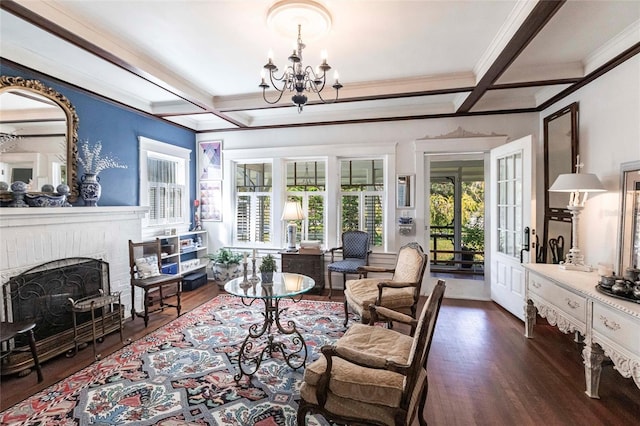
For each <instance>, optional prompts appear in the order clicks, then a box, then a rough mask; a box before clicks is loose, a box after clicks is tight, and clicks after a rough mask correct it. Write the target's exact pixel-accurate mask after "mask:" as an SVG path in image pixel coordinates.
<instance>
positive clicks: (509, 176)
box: [489, 136, 535, 320]
mask: <svg viewBox="0 0 640 426" xmlns="http://www.w3.org/2000/svg"><path fill="white" fill-rule="evenodd" d="M532 139H533V138H532V136H526V137H523V138H521V139H518V140H516V141H513V142H510V143H508V144H505V145H501V146H499V147H497V148H493V149H492V150H491V155H490V158H491V166H490V176H491V179H490V182H491V183H490V184H491V185H492V188H491V191H490V193H491V196H490V213H491V225H490V231H489V232H490V239H491V244H490V247H491V256H490V258H491V267H490V270H491V299H492V300H494V301H495V302H496V303H498V304H499V305H501V306H502V307H504V308H505V309H506V310H508V311H509V312H511V313H512V314H513V315H515V316H517V317H518V318H520V319H523V320H524V306H525V304H526V301H525V300H524V297H525V274H524V268H523V266H522V263H527V262H534V261H535V249H534V250H532V249H531V242H530V236H531V235H532V233H533V232H534V231H533V230H534V224H535V202H534V198H535V187H534V186H535V179H534V176H533V174H534V170H535V169H534V164H533V163H534V156H533V152H532V149H533V141H532ZM532 253H533V254H532Z"/></svg>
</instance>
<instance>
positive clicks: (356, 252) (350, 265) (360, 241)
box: [327, 231, 371, 299]
mask: <svg viewBox="0 0 640 426" xmlns="http://www.w3.org/2000/svg"><path fill="white" fill-rule="evenodd" d="M338 251H339V252H342V260H338V261H336V260H335V253H336V252H338ZM329 252H330V253H331V263H329V266H327V270H328V276H329V299H331V292H332V291H333V286H332V284H331V273H332V272H338V273H340V274H342V278H343V280H344V281H343V282H346V281H347V274H360V272H358V268H359V267H361V266H365V265H368V264H369V253H371V250H369V233H367V232H364V231H346V232H344V233H343V234H342V246H340V247H335V248H332V249H331V250H329Z"/></svg>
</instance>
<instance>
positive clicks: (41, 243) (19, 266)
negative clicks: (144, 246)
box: [0, 206, 149, 312]
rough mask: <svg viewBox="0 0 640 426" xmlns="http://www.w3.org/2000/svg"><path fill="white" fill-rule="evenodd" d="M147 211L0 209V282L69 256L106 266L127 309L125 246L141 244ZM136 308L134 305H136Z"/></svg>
mask: <svg viewBox="0 0 640 426" xmlns="http://www.w3.org/2000/svg"><path fill="white" fill-rule="evenodd" d="M148 211H149V208H148V207H138V206H118V207H29V208H11V207H5V208H0V280H1V282H3V283H4V282H6V281H7V280H8V279H9V278H11V277H13V276H15V275H18V274H20V273H22V272H24V271H26V270H27V269H29V268H32V267H34V266H37V265H39V264H42V263H45V262H49V261H52V260H57V259H63V258H67V257H92V258H99V259H102V260H104V261H106V262H108V263H109V274H110V283H111V288H110V290H111V291H112V292H115V291H120V292H122V301H123V302H124V303H125V305H126V307H125V312H129V311H130V309H131V306H130V304H131V293H130V285H129V251H128V250H129V249H128V241H129V240H133V241H141V240H142V218H143V217H144V216H145V214H146V213H147V212H148ZM136 303H138V301H136Z"/></svg>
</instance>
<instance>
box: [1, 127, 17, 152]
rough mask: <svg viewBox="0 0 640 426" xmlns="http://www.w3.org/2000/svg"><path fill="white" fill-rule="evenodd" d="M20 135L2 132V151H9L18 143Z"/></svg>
mask: <svg viewBox="0 0 640 426" xmlns="http://www.w3.org/2000/svg"><path fill="white" fill-rule="evenodd" d="M20 139H21V138H20V136H18V135H17V134H16V133H15V132H14V133H5V132H2V133H0V153H4V152H9V151H11V150H12V149H13V148H15V147H16V145H18V143H19V142H20Z"/></svg>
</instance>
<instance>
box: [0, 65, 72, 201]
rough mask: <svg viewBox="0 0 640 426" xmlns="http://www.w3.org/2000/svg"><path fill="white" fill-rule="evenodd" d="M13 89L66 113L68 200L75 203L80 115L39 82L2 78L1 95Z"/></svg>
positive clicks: (55, 92) (66, 100)
mask: <svg viewBox="0 0 640 426" xmlns="http://www.w3.org/2000/svg"><path fill="white" fill-rule="evenodd" d="M13 89H20V90H26V91H29V92H33V93H36V94H38V95H41V96H44V97H45V98H47V99H50V100H51V101H53V102H55V103H56V104H57V105H58V106H59V107H60V108H62V110H63V111H64V114H65V116H66V117H67V136H66V138H67V185H68V186H69V195H68V196H67V200H68V201H69V202H71V203H72V202H74V201H76V200H77V199H78V181H77V179H78V177H77V167H76V164H77V161H78V123H79V120H78V114H77V113H76V109H75V108H74V107H73V105H71V102H69V99H67V98H66V96H64V95H63V94H61V93H59V92H58V91H57V90H55V89H53V88H51V87H48V86H46V85H44V84H43V83H42V82H41V81H38V80H27V79H25V78H23V77H11V76H4V75H3V76H1V77H0V93H3V92H7V91H9V90H13Z"/></svg>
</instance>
